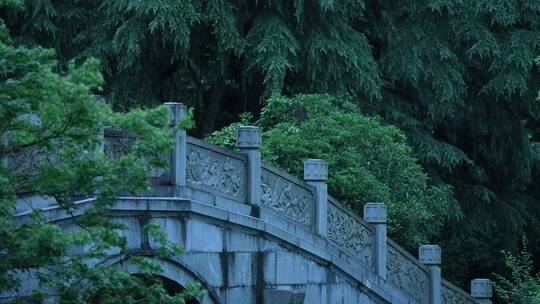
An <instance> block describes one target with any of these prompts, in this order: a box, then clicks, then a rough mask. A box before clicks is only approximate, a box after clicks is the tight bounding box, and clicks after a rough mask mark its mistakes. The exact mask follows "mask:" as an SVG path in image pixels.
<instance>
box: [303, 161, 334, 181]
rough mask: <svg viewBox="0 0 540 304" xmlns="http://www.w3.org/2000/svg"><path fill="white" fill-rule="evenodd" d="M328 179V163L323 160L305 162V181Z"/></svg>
mask: <svg viewBox="0 0 540 304" xmlns="http://www.w3.org/2000/svg"><path fill="white" fill-rule="evenodd" d="M327 179H328V163H327V162H326V161H324V160H322V159H308V160H306V161H304V180H306V181H325V180H327Z"/></svg>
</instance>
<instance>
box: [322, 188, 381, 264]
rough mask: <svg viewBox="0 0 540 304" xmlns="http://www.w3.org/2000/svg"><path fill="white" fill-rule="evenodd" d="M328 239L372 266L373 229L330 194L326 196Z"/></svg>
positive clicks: (373, 249) (373, 248)
mask: <svg viewBox="0 0 540 304" xmlns="http://www.w3.org/2000/svg"><path fill="white" fill-rule="evenodd" d="M328 240H330V241H331V242H332V243H334V244H335V245H337V246H338V247H340V248H342V249H345V250H347V251H349V252H350V253H352V254H353V255H354V256H356V257H357V258H358V259H359V260H360V261H361V262H363V263H364V264H366V265H367V266H368V267H369V268H373V265H374V254H375V252H374V251H375V229H374V228H373V227H372V226H371V225H369V224H368V223H366V222H365V221H364V220H363V219H362V218H361V217H359V216H358V215H356V214H355V213H354V212H353V211H352V210H350V209H349V208H347V207H345V206H344V205H343V204H342V203H340V202H339V201H338V200H336V199H335V198H333V197H331V196H328Z"/></svg>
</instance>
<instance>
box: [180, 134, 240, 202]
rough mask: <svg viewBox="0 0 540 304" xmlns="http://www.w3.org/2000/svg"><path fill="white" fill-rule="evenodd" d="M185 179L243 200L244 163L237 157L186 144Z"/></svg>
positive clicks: (192, 183) (190, 182)
mask: <svg viewBox="0 0 540 304" xmlns="http://www.w3.org/2000/svg"><path fill="white" fill-rule="evenodd" d="M186 170H187V172H186V181H187V182H188V183H189V184H191V185H196V186H199V187H204V188H208V189H210V190H214V191H219V192H221V193H224V194H227V195H230V196H233V197H235V198H238V199H241V200H244V199H245V195H246V175H247V172H246V165H245V163H244V162H243V161H242V160H240V159H237V158H233V157H230V156H228V155H225V154H221V153H218V152H215V151H211V150H207V149H205V148H202V147H199V146H196V145H193V144H188V148H187V166H186Z"/></svg>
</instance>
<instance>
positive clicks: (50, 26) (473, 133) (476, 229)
mask: <svg viewBox="0 0 540 304" xmlns="http://www.w3.org/2000/svg"><path fill="white" fill-rule="evenodd" d="M25 7H26V9H25V10H24V11H13V10H5V9H4V10H3V11H2V12H0V14H1V16H2V17H3V18H4V19H5V20H6V23H7V24H8V26H9V27H10V28H11V29H12V30H13V35H14V41H15V42H16V43H18V44H40V45H44V46H46V47H50V48H54V49H56V50H57V54H58V57H59V60H60V66H59V69H62V70H64V69H67V68H68V65H69V62H70V60H75V61H76V62H82V61H84V60H85V59H86V58H88V57H90V56H94V57H96V58H99V59H100V60H101V62H102V72H103V74H104V78H105V82H104V94H105V95H107V96H109V97H110V100H111V102H112V103H113V105H114V107H115V108H116V109H121V110H128V109H130V108H132V107H136V106H139V105H141V104H145V105H151V104H158V103H160V102H162V101H166V100H181V101H184V102H186V103H187V104H188V105H190V106H193V107H195V109H196V112H195V118H196V121H197V125H198V128H197V129H196V130H195V131H194V132H195V133H196V134H198V135H207V134H209V133H210V132H211V131H214V130H216V129H219V128H220V127H222V126H225V125H227V124H228V123H230V122H233V121H235V120H237V117H238V114H239V113H241V112H244V111H248V112H251V113H252V114H254V116H255V117H256V118H258V117H259V114H260V110H261V108H262V106H263V105H264V103H265V101H266V100H267V98H268V97H269V96H271V94H272V93H276V92H277V93H281V94H284V95H291V96H292V95H295V94H297V93H328V94H335V95H336V96H341V95H343V94H345V95H348V96H349V97H350V98H351V99H352V100H354V102H356V103H357V104H358V105H359V106H360V109H361V111H363V113H364V114H369V115H374V114H376V115H379V116H380V117H382V118H383V120H384V122H385V123H390V124H394V125H396V126H398V127H399V128H401V129H402V130H403V131H404V132H405V134H406V135H407V142H408V143H409V144H410V146H411V147H412V149H413V153H414V156H415V157H417V158H418V159H419V160H420V163H421V164H422V166H423V167H424V169H425V171H426V172H427V174H428V175H429V177H430V180H431V182H432V183H433V184H435V185H443V186H445V185H447V186H451V187H452V189H453V190H452V191H453V197H454V199H456V200H457V201H458V202H459V205H460V207H461V210H462V211H463V215H464V216H463V217H462V218H460V219H456V218H449V219H448V220H447V222H446V223H445V225H444V228H443V230H442V231H441V233H440V234H438V235H437V236H435V237H434V238H433V239H432V242H438V243H440V244H441V245H442V246H443V250H444V252H445V256H452V257H453V258H452V259H447V260H445V261H444V262H443V263H444V271H445V273H447V274H450V275H451V276H452V277H453V279H460V280H462V282H463V283H464V282H465V280H466V279H469V278H470V276H472V275H473V274H474V275H489V274H490V273H491V272H492V271H499V270H501V271H502V270H503V268H502V265H503V259H504V256H503V255H502V254H501V250H503V249H505V250H509V251H516V250H517V249H518V248H519V244H520V241H521V236H522V235H526V237H527V238H529V240H530V249H531V251H532V252H534V253H537V252H540V242H539V241H538V240H539V239H540V238H539V236H540V229H539V228H538V227H540V225H538V219H539V218H540V213H539V211H540V210H539V208H538V207H537V205H538V202H539V190H538V187H536V185H535V180H536V179H537V178H538V177H539V176H538V172H540V171H539V168H540V167H539V165H540V163H539V157H540V146H539V145H538V141H539V138H540V132H539V131H540V124H539V114H540V111H539V103H538V101H537V100H536V97H537V96H538V91H539V90H538V89H539V83H538V80H539V79H540V78H539V77H538V69H537V64H536V63H535V58H537V57H538V55H539V53H540V31H539V30H540V29H539V26H540V5H539V4H538V3H537V1H534V0H517V1H507V0H495V1H486V0H461V1H453V0H397V1H364V0H346V1H332V0H294V1H285V0H268V1H237V0H182V1H178V0H159V1H135V0H120V1H112V0H100V1H80V0H60V1H54V2H53V1H49V0H32V1H30V0H28V1H26V2H25Z"/></svg>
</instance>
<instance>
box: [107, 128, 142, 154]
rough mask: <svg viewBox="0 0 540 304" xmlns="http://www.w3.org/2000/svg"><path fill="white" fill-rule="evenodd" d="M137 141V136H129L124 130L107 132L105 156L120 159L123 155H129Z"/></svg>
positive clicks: (109, 130)
mask: <svg viewBox="0 0 540 304" xmlns="http://www.w3.org/2000/svg"><path fill="white" fill-rule="evenodd" d="M135 140H136V138H135V136H133V135H132V134H128V133H127V132H124V131H122V130H116V129H108V130H105V138H104V150H105V155H107V156H108V157H109V158H111V159H119V158H120V157H121V156H122V155H126V154H128V153H129V151H130V150H131V147H132V146H133V143H134V142H135Z"/></svg>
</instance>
